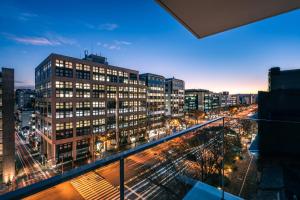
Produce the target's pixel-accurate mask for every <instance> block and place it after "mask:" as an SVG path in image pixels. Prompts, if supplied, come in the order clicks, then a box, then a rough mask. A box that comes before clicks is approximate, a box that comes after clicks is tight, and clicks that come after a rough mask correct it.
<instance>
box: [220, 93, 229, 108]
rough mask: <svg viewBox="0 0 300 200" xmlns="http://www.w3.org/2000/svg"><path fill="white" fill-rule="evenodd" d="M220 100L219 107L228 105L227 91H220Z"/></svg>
mask: <svg viewBox="0 0 300 200" xmlns="http://www.w3.org/2000/svg"><path fill="white" fill-rule="evenodd" d="M220 96H221V98H220V101H221V107H222V108H223V107H227V106H228V102H229V101H228V99H229V92H227V91H224V92H221V93H220Z"/></svg>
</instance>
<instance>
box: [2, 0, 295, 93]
mask: <svg viewBox="0 0 300 200" xmlns="http://www.w3.org/2000/svg"><path fill="white" fill-rule="evenodd" d="M85 49H86V50H88V51H89V52H90V53H98V54H99V53H101V55H103V56H105V57H107V58H108V62H109V63H110V64H112V65H117V66H120V67H126V68H130V69H136V70H139V71H140V73H144V72H151V73H155V74H160V75H164V76H165V77H167V78H168V77H172V76H174V77H176V78H179V79H183V80H184V81H185V83H186V88H203V89H209V90H212V91H215V92H219V91H229V92H230V93H248V92H252V93H256V92H257V91H258V90H266V89H267V72H268V69H269V68H270V67H272V66H280V67H281V68H282V69H292V68H300V11H299V10H298V11H294V12H290V13H287V14H284V15H280V16H277V17H273V18H271V19H267V20H264V21H261V22H258V23H254V24H250V25H247V26H243V27H241V28H237V29H234V30H230V31H227V32H224V33H221V34H217V35H214V36H210V37H207V38H204V39H200V40H199V39H197V38H196V37H194V36H193V35H192V34H191V33H190V32H189V31H188V30H186V29H185V28H184V27H183V26H182V25H181V24H180V23H179V22H178V21H176V20H175V19H174V18H173V17H172V16H171V15H169V13H167V12H166V11H165V10H164V9H162V8H161V7H160V6H159V5H158V4H157V3H155V1H154V0H136V1H135V0H126V1H124V0H117V1H113V0H107V1H101V0H98V1H96V0H95V1H88V0H85V1H76V0H74V1H64V0H60V1H55V0H52V1H37V0H35V1H33V0H26V1H24V0H6V1H1V5H0V53H1V54H0V66H6V67H12V68H15V74H16V86H18V87H19V86H28V87H30V86H31V87H33V86H34V68H35V67H36V66H37V65H38V64H39V63H40V62H41V61H42V60H43V59H44V58H45V57H46V56H48V55H49V54H50V53H52V52H53V53H59V54H64V55H68V56H73V57H82V56H83V52H84V50H85Z"/></svg>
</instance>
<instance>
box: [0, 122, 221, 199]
mask: <svg viewBox="0 0 300 200" xmlns="http://www.w3.org/2000/svg"><path fill="white" fill-rule="evenodd" d="M224 118H225V117H219V118H216V119H213V120H210V121H207V122H205V123H203V124H198V125H195V126H193V127H190V128H187V129H185V130H182V131H179V132H177V133H174V134H172V135H169V136H166V137H164V138H161V139H158V140H155V141H152V142H149V143H146V144H142V145H140V146H137V147H135V148H133V149H129V150H126V151H123V152H120V153H117V154H115V155H111V156H109V157H107V158H103V159H101V160H97V161H95V162H93V163H90V164H87V165H83V166H80V167H78V168H75V169H72V170H70V171H67V172H65V173H63V174H59V175H56V176H54V177H51V178H48V179H45V180H42V181H40V182H37V183H34V184H32V185H29V186H26V187H23V188H20V189H17V190H15V191H11V192H8V193H5V194H3V195H1V196H0V199H2V200H6V199H7V200H8V199H22V198H25V197H28V196H30V195H33V194H35V193H38V192H40V191H43V190H45V189H48V188H50V187H53V186H55V185H58V184H60V183H62V182H65V181H68V180H71V179H73V178H76V177H78V176H80V175H82V174H85V173H87V172H90V171H93V170H95V169H98V168H100V167H103V166H106V165H109V164H111V163H114V162H116V161H120V199H124V159H125V158H127V157H129V156H131V155H134V154H136V153H139V152H142V151H144V150H147V149H150V148H152V147H155V146H157V145H160V144H162V143H165V142H167V141H170V140H172V139H175V138H177V137H180V136H183V135H185V134H187V133H190V132H192V131H195V130H197V129H199V128H201V127H204V126H206V125H208V124H211V123H213V122H216V121H219V120H222V119H224Z"/></svg>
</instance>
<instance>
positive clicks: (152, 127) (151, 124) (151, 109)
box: [140, 73, 165, 137]
mask: <svg viewBox="0 0 300 200" xmlns="http://www.w3.org/2000/svg"><path fill="white" fill-rule="evenodd" d="M140 79H141V80H143V81H145V84H146V86H147V123H148V130H147V131H148V134H149V137H152V136H154V135H157V134H159V133H164V132H165V130H164V116H165V77H163V76H160V75H156V74H151V73H146V74H141V75H140Z"/></svg>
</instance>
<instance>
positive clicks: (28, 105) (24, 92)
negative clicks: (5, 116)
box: [16, 89, 36, 110]
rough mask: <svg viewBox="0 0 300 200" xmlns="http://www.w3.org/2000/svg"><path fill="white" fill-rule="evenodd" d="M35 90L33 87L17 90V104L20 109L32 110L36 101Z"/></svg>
mask: <svg viewBox="0 0 300 200" xmlns="http://www.w3.org/2000/svg"><path fill="white" fill-rule="evenodd" d="M35 96H36V94H35V91H34V90H31V89H17V90H16V104H17V107H18V109H21V110H23V109H24V110H32V109H33V108H34V103H35Z"/></svg>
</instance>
